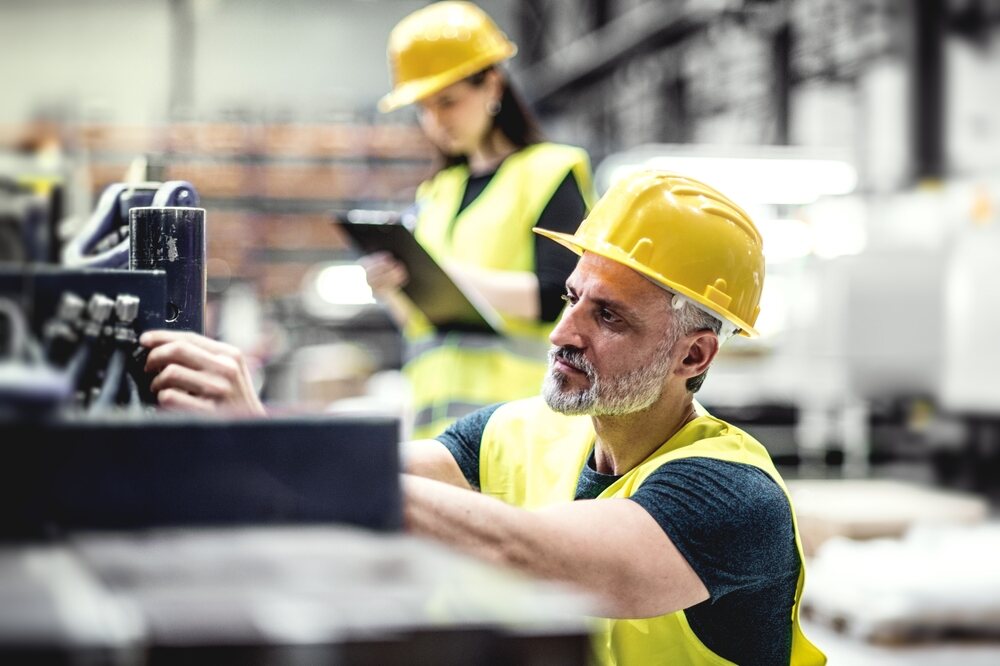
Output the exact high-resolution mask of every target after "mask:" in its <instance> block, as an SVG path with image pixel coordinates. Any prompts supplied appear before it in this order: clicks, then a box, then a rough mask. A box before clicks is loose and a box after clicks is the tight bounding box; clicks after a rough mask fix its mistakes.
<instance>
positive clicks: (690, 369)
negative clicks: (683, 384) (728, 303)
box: [677, 330, 719, 379]
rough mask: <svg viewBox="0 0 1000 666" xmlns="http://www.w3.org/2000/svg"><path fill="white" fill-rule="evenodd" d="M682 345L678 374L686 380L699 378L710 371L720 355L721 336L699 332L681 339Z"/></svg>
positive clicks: (708, 332) (709, 332)
mask: <svg viewBox="0 0 1000 666" xmlns="http://www.w3.org/2000/svg"><path fill="white" fill-rule="evenodd" d="M680 345H681V348H680V352H681V355H680V361H679V362H678V365H677V373H678V374H679V375H680V376H681V377H684V378H685V379H688V378H690V377H697V376H698V375H700V374H703V373H704V372H705V371H707V370H708V366H710V365H712V361H714V360H715V356H716V354H718V353H719V336H718V335H716V334H715V333H713V332H712V331H708V330H705V331H698V332H697V333H691V334H690V335H686V336H684V337H683V338H681V340H680Z"/></svg>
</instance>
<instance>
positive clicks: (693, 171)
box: [597, 144, 858, 207]
mask: <svg viewBox="0 0 1000 666" xmlns="http://www.w3.org/2000/svg"><path fill="white" fill-rule="evenodd" d="M727 152H728V154H725V153H723V151H722V149H720V148H718V147H712V146H692V145H666V144H662V145H648V146H641V147H639V148H635V149H632V150H628V151H625V152H623V153H618V154H615V155H611V156H609V157H608V158H607V159H606V160H605V161H604V162H602V163H601V166H600V167H599V168H598V175H597V180H598V185H599V186H603V187H604V188H605V189H606V188H607V187H610V185H611V184H612V183H614V182H616V181H617V180H618V179H620V178H622V177H624V176H626V175H628V174H629V173H633V172H635V171H639V170H643V169H658V170H664V171H673V172H676V173H680V174H683V175H685V176H691V177H692V178H696V179H698V180H702V181H704V182H705V183H707V184H708V185H711V186H712V187H714V188H716V189H718V190H719V191H720V192H722V193H724V194H725V195H726V196H728V197H730V198H732V199H733V201H735V202H737V203H738V204H740V205H742V206H744V207H749V206H753V205H760V204H771V205H803V204H810V203H813V202H815V201H817V200H818V199H820V198H821V197H824V196H836V195H843V194H849V193H850V192H853V191H854V189H855V187H857V183H858V175H857V171H856V170H855V168H854V167H853V166H852V165H851V164H850V163H849V162H848V161H847V160H845V159H842V158H840V157H838V158H827V157H817V156H815V155H814V151H810V150H808V149H803V148H799V147H794V146H760V147H741V148H737V149H732V150H729V151H727Z"/></svg>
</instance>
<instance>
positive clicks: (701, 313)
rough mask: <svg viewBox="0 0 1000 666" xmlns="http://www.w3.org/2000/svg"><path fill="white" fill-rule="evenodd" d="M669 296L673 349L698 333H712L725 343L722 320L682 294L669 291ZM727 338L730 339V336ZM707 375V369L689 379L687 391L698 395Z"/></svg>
mask: <svg viewBox="0 0 1000 666" xmlns="http://www.w3.org/2000/svg"><path fill="white" fill-rule="evenodd" d="M667 294H668V296H669V297H670V310H671V313H672V314H673V321H674V324H673V328H672V329H671V335H672V336H673V340H672V341H671V343H670V346H671V347H672V346H673V345H674V343H676V342H677V341H678V340H680V339H681V338H682V337H684V336H685V335H688V334H690V333H695V332H697V331H711V332H712V333H715V335H716V336H717V337H718V338H719V344H720V345H721V344H722V343H723V342H725V338H724V337H723V335H722V334H720V331H722V320H721V319H719V318H718V317H716V316H714V315H711V314H709V313H708V312H706V311H705V310H702V309H701V308H699V307H697V306H696V305H695V304H694V303H693V302H692V301H691V300H690V299H688V298H685V297H684V296H681V295H680V294H676V293H674V292H671V291H668V292H667ZM725 337H728V335H727V336H725ZM707 375H708V370H707V369H706V370H705V372H703V373H701V374H700V375H698V376H697V377H691V378H690V379H688V380H687V384H686V387H687V390H688V391H690V392H691V393H697V392H698V390H699V389H700V388H701V385H702V384H704V383H705V377H706V376H707Z"/></svg>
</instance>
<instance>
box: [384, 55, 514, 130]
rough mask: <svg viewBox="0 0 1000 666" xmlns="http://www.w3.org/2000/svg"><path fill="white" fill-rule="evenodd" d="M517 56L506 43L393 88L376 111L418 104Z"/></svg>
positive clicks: (386, 111)
mask: <svg viewBox="0 0 1000 666" xmlns="http://www.w3.org/2000/svg"><path fill="white" fill-rule="evenodd" d="M516 54H517V46H516V45H515V44H513V43H507V44H506V45H504V46H503V47H501V48H498V49H496V50H495V51H492V52H490V53H484V54H483V55H482V56H480V57H479V58H475V59H473V60H469V61H468V62H464V63H462V65H461V66H459V67H454V68H452V69H450V70H448V71H447V72H442V73H440V74H436V75H434V76H425V77H424V78H422V79H414V80H413V81H407V82H406V83H404V84H402V85H398V86H396V87H395V88H393V89H392V90H391V91H390V92H389V93H388V94H386V95H385V96H383V97H382V99H380V100H379V101H378V110H379V111H381V112H382V113H388V112H390V111H395V110H396V109H401V108H403V107H404V106H408V105H410V104H413V103H414V102H419V101H420V100H422V99H424V98H425V97H429V96H431V95H433V94H434V93H436V92H440V91H442V90H444V89H445V88H447V87H448V86H450V85H451V84H453V83H458V82H459V81H461V80H462V79H464V78H466V77H469V76H472V75H473V74H475V73H476V72H480V71H482V70H484V69H486V68H487V67H489V66H490V65H495V64H497V63H501V62H503V61H505V60H509V59H510V58H513V57H514V56H515V55H516Z"/></svg>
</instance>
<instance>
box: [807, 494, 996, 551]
mask: <svg viewBox="0 0 1000 666" xmlns="http://www.w3.org/2000/svg"><path fill="white" fill-rule="evenodd" d="M788 489H789V491H790V492H791V495H792V501H793V502H794V503H795V513H796V516H797V518H798V523H799V532H800V534H801V535H802V546H803V548H804V549H805V553H806V555H813V554H814V553H816V552H817V550H818V549H819V547H820V546H821V545H822V544H823V543H824V542H825V541H827V540H828V539H832V538H834V537H847V538H849V539H874V538H878V537H899V536H902V535H903V534H904V533H905V532H906V531H907V530H908V529H909V528H910V527H912V526H913V525H917V524H946V525H956V524H962V525H970V524H977V523H981V522H982V521H984V520H985V519H986V516H987V514H988V513H989V507H988V505H987V503H986V501H985V500H983V499H982V498H980V497H976V496H974V495H969V494H967V493H957V492H946V491H943V490H937V489H933V488H926V487H923V486H919V485H916V484H913V483H904V482H901V481H890V480H871V479H854V480H800V481H791V482H789V484H788Z"/></svg>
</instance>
